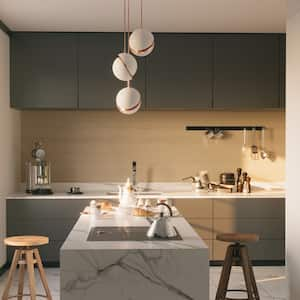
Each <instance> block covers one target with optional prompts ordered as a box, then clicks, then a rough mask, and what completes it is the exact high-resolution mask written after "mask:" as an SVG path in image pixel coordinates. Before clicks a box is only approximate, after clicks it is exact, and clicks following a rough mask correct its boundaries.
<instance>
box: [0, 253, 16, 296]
mask: <svg viewBox="0 0 300 300" xmlns="http://www.w3.org/2000/svg"><path fill="white" fill-rule="evenodd" d="M20 252H21V251H20V250H15V253H14V256H13V260H12V263H11V266H10V269H9V273H8V277H7V281H6V285H5V289H4V291H3V295H2V300H8V295H9V289H10V287H11V284H12V281H13V277H14V273H15V270H16V268H17V265H18V262H19V257H20Z"/></svg>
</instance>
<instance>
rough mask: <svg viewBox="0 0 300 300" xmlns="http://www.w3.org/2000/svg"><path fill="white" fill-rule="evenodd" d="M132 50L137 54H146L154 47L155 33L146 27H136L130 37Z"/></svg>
mask: <svg viewBox="0 0 300 300" xmlns="http://www.w3.org/2000/svg"><path fill="white" fill-rule="evenodd" d="M129 48H130V51H131V52H132V53H133V54H134V55H136V56H146V55H148V54H150V53H151V52H152V50H153V49H154V36H153V34H152V33H151V32H150V31H148V30H146V29H144V28H139V29H136V30H135V31H134V32H133V33H132V34H131V35H130V37H129Z"/></svg>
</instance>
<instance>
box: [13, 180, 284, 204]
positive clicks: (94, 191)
mask: <svg viewBox="0 0 300 300" xmlns="http://www.w3.org/2000/svg"><path fill="white" fill-rule="evenodd" d="M119 184H121V183H109V182H108V183H78V182H77V183H54V184H53V185H52V188H53V190H54V194H53V195H42V196H33V195H31V194H26V193H24V192H17V193H13V194H10V195H8V197H7V199H10V200H13V199H90V200H92V199H108V200H112V201H113V200H117V199H118V195H117V194H114V195H111V194H109V192H117V191H118V185H119ZM71 186H80V187H81V191H83V192H84V194H82V195H70V194H67V193H66V191H68V190H69V188H70V187H71ZM138 186H139V188H141V189H147V190H148V191H149V193H147V194H139V195H138V197H139V198H147V199H157V198H168V199H203V198H206V199H207V198H208V199H209V198H211V199H214V198H284V197H285V189H284V184H282V183H264V182H253V185H252V193H250V194H243V193H229V192H226V191H224V192H221V191H219V192H208V191H206V190H201V191H199V192H196V191H195V190H194V189H193V186H192V185H191V184H190V183H183V182H156V183H139V185H138ZM21 190H24V186H23V185H22V186H21ZM151 192H153V193H154V194H153V195H151Z"/></svg>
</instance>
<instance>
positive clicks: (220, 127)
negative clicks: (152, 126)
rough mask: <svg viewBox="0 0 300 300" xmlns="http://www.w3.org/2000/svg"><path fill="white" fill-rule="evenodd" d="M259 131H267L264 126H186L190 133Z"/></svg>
mask: <svg viewBox="0 0 300 300" xmlns="http://www.w3.org/2000/svg"><path fill="white" fill-rule="evenodd" d="M245 129H246V130H257V131H261V130H263V129H265V127H264V126H186V127H185V130H188V131H197V130H198V131H201V130H205V131H209V130H214V131H215V130H224V131H225V130H227V131H229V130H230V131H243V130H245Z"/></svg>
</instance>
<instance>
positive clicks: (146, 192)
mask: <svg viewBox="0 0 300 300" xmlns="http://www.w3.org/2000/svg"><path fill="white" fill-rule="evenodd" d="M135 194H136V195H137V196H139V195H145V196H160V195H162V192H150V191H142V192H135ZM106 195H109V196H115V195H119V192H107V193H106Z"/></svg>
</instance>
